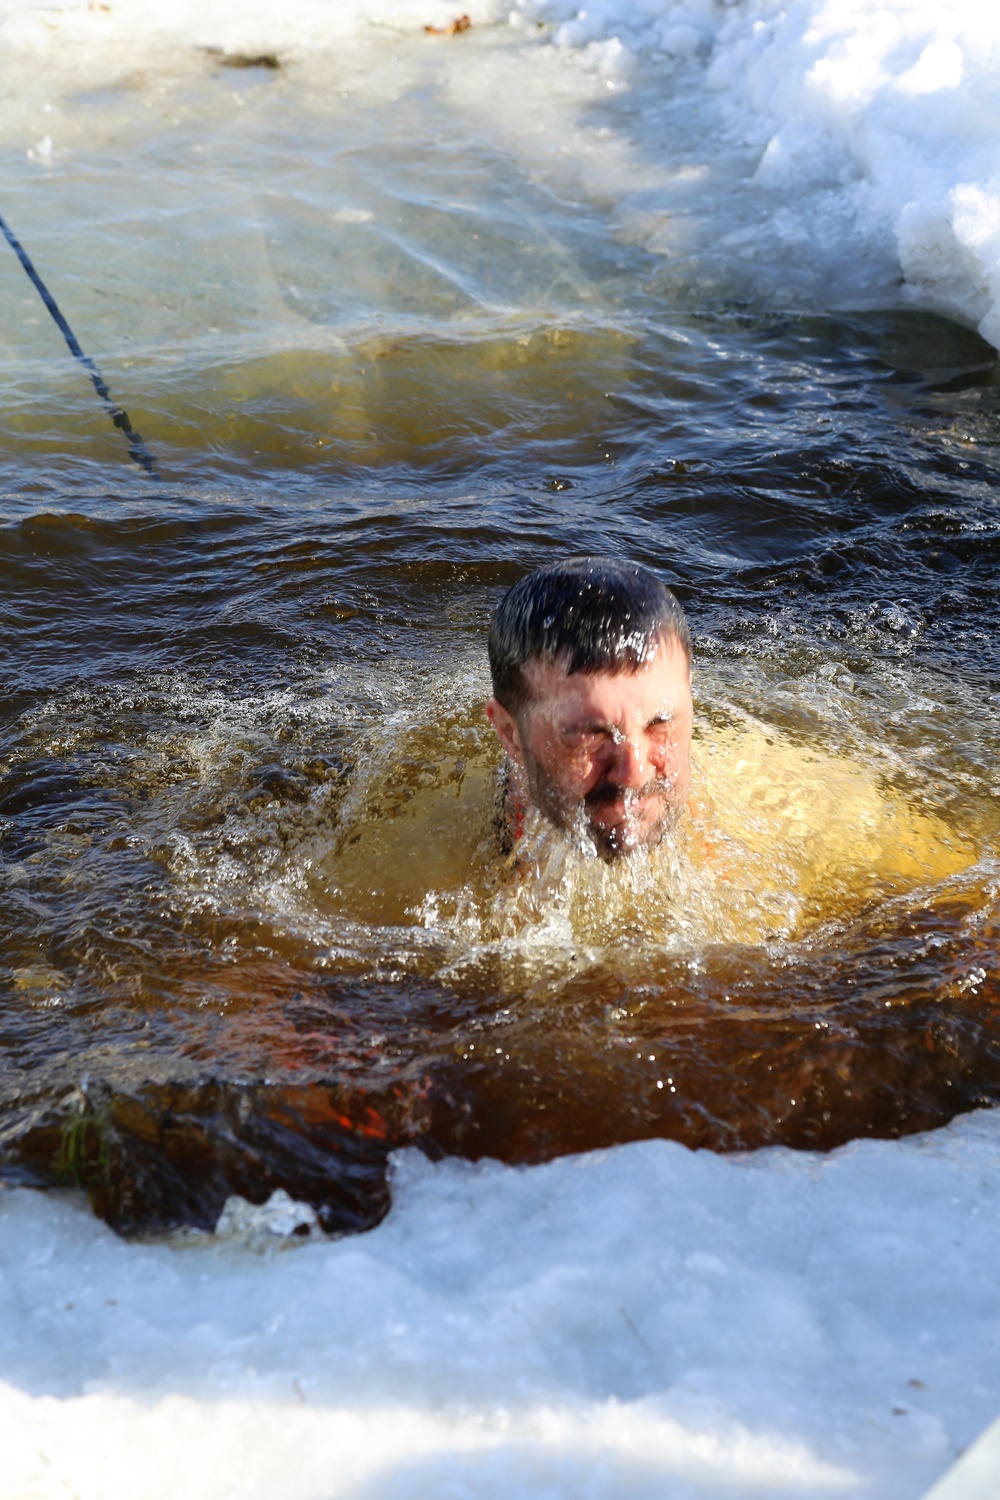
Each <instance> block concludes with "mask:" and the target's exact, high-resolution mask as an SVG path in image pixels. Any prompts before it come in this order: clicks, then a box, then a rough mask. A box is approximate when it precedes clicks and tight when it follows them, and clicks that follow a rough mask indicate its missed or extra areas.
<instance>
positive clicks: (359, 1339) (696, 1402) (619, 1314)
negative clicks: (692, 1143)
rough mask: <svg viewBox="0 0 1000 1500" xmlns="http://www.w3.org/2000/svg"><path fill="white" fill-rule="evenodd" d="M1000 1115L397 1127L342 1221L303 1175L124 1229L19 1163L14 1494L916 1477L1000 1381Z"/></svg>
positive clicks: (846, 1481) (842, 1488)
mask: <svg viewBox="0 0 1000 1500" xmlns="http://www.w3.org/2000/svg"><path fill="white" fill-rule="evenodd" d="M998 1146H1000V1114H995V1113H982V1114H979V1115H977V1116H968V1117H965V1118H964V1119H962V1120H959V1121H956V1122H955V1123H954V1124H953V1125H951V1126H950V1127H948V1128H947V1129H945V1130H942V1131H939V1132H936V1133H935V1134H933V1135H929V1136H923V1137H914V1138H911V1139H909V1140H906V1141H902V1142H864V1143H856V1144H854V1145H852V1146H849V1147H846V1148H844V1149H843V1150H840V1151H838V1152H835V1153H833V1154H832V1155H830V1156H827V1157H817V1156H811V1155H806V1154H796V1153H792V1152H787V1151H780V1150H770V1151H763V1152H759V1153H756V1154H753V1155H748V1156H746V1157H744V1158H742V1159H734V1158H724V1157H718V1156H713V1155H711V1154H710V1153H704V1152H699V1153H692V1152H689V1151H687V1150H685V1149H684V1148H682V1147H679V1146H677V1145H674V1144H672V1143H669V1142H663V1141H655V1142H648V1143H644V1144H638V1145H633V1146H626V1147H620V1148H618V1149H616V1150H614V1151H610V1152H607V1153H599V1154H594V1155H591V1156H587V1157H577V1158H567V1159H563V1160H560V1161H556V1162H553V1163H551V1164H549V1165H546V1166H541V1167H535V1168H529V1169H513V1168H507V1167H502V1166H499V1165H497V1164H495V1163H489V1162H485V1163H481V1164H479V1165H475V1166H474V1165H470V1164H468V1163H462V1162H455V1161H450V1162H446V1163H443V1164H440V1165H436V1166H434V1165H431V1164H430V1163H428V1162H427V1161H426V1160H425V1159H424V1158H423V1157H422V1156H420V1155H419V1154H417V1153H415V1152H413V1153H405V1154H403V1155H402V1156H401V1157H399V1158H398V1159H397V1163H396V1170H395V1184H394V1200H395V1201H394V1207H393V1209H392V1212H391V1213H390V1215H389V1216H388V1218H387V1219H386V1220H385V1221H384V1222H383V1224H382V1225H380V1226H379V1228H378V1229H376V1230H374V1231H372V1232H371V1233H370V1234H367V1235H364V1236H362V1237H358V1238H354V1239H345V1240H341V1241H337V1242H333V1241H323V1242H319V1243H317V1242H316V1240H315V1237H314V1236H310V1237H309V1238H306V1239H302V1238H299V1237H296V1236H295V1235H292V1236H291V1237H290V1238H283V1237H282V1233H281V1230H282V1226H284V1228H285V1229H287V1228H288V1227H289V1225H294V1224H296V1223H301V1219H300V1217H298V1216H296V1215H295V1214H294V1212H291V1211H290V1206H289V1205H288V1204H287V1203H282V1204H280V1205H276V1206H275V1211H274V1212H273V1213H272V1214H271V1215H270V1217H268V1216H267V1215H264V1216H259V1215H258V1216H254V1215H252V1214H249V1215H248V1214H247V1213H246V1212H245V1210H244V1211H243V1213H242V1215H241V1214H240V1213H236V1212H233V1213H231V1214H230V1215H229V1218H228V1221H227V1225H226V1226H225V1234H224V1235H223V1236H220V1237H218V1238H212V1237H203V1238H202V1239H201V1240H197V1239H196V1240H190V1241H188V1242H187V1243H176V1242H175V1243H172V1244H126V1243H124V1242H123V1241H120V1240H117V1239H116V1238H115V1237H114V1236H113V1235H112V1234H111V1233H110V1232H109V1231H108V1230H107V1229H105V1228H104V1227H103V1226H102V1225H101V1224H99V1223H98V1222H96V1221H95V1220H94V1219H93V1218H92V1217H91V1216H90V1215H89V1213H88V1211H87V1209H86V1207H85V1206H84V1205H83V1204H82V1203H81V1202H79V1201H78V1200H76V1199H75V1198H72V1197H69V1198H67V1197H58V1196H54V1195H49V1196H45V1195H42V1194H38V1193H34V1192H30V1191H27V1190H10V1189H8V1190H6V1191H4V1192H3V1193H2V1195H0V1273H2V1280H0V1305H2V1317H0V1330H2V1331H0V1381H2V1384H0V1424H2V1427H3V1429H4V1471H5V1483H6V1486H7V1487H6V1489H5V1491H4V1492H5V1493H14V1494H31V1495H38V1496H42V1495H44V1496H48V1495H50V1494H51V1495H55V1494H60V1495H61V1494H65V1493H73V1494H75V1495H77V1496H78V1497H80V1500H97V1497H98V1496H100V1497H101V1500H117V1497H121V1500H147V1497H148V1500H153V1497H160V1496H163V1497H170V1500H173V1497H175V1496H176V1495H178V1494H183V1495H184V1496H185V1500H200V1497H202V1496H204V1497H206V1500H208V1497H211V1500H224V1497H227V1496H235V1495H240V1496H247V1497H254V1496H260V1497H261V1500H264V1497H267V1500H293V1497H295V1500H298V1497H302V1500H306V1497H308V1496H316V1495H323V1496H330V1497H333V1496H340V1495H348V1494H350V1495H355V1496H358V1495H363V1496H366V1497H367V1496H376V1495H378V1496H395V1497H402V1496H417V1495H426V1494H437V1495H445V1494H447V1495H448V1496H453V1497H458V1496H466V1495H468V1496H475V1497H476V1500H483V1497H490V1496H496V1497H498V1500H499V1497H501V1496H503V1497H505V1500H506V1497H508V1496H510V1495H511V1494H517V1495H518V1496H542V1495H545V1496H560V1497H562V1496H565V1497H567V1500H569V1497H573V1500H578V1497H580V1496H587V1497H608V1500H611V1497H615V1500H619V1497H623V1496H643V1497H645V1496H649V1497H650V1500H652V1497H653V1496H657V1497H662V1496H663V1495H664V1494H666V1493H669V1494H670V1496H671V1500H686V1497H695V1496H698V1497H706V1496H712V1497H716V1500H717V1497H722V1496H727V1497H728V1496H735V1495H748V1494H754V1495H758V1496H779V1495H781V1496H789V1495H793V1496H815V1497H819V1496H831V1497H832V1496H852V1495H857V1496H861V1495H866V1496H867V1495H872V1494H877V1495H878V1496H879V1497H880V1500H894V1497H899V1500H913V1497H915V1496H917V1495H918V1494H920V1493H921V1492H922V1490H923V1489H924V1488H925V1487H926V1486H927V1484H929V1483H930V1482H931V1480H932V1479H933V1478H934V1477H935V1476H936V1475H937V1474H939V1473H940V1472H942V1471H943V1470H944V1469H945V1468H946V1467H947V1465H948V1463H949V1462H950V1460H951V1459H952V1457H953V1455H954V1454H955V1452H956V1451H957V1449H958V1448H959V1447H960V1446H962V1445H963V1444H965V1443H967V1442H968V1441H969V1440H970V1439H971V1438H972V1437H973V1436H974V1435H975V1433H976V1432H977V1431H978V1430H979V1429H980V1428H981V1427H983V1426H984V1425H985V1423H986V1422H987V1421H988V1419H989V1418H990V1417H992V1416H993V1415H994V1413H995V1411H996V1409H997V1407H998V1406H1000V1373H998V1369H997V1363H996V1355H995V1348H996V1340H997V1337H998V1335H1000V1310H998V1303H997V1298H996V1274H995V1272H996V1243H997V1228H998V1225H997V1219H998V1211H1000V1152H998ZM241 1224H242V1225H243V1229H242V1230H241V1228H240V1225H241ZM262 1224H263V1226H264V1228H263V1229H262ZM267 1227H270V1229H271V1231H272V1232H271V1234H270V1236H269V1235H268V1234H267V1233H266V1232H265V1230H266V1229H267ZM267 1241H269V1242H270V1244H271V1246H272V1247H273V1248H270V1249H268V1248H267V1247H266V1243H265V1242H267ZM666 1486H669V1489H668V1488H666Z"/></svg>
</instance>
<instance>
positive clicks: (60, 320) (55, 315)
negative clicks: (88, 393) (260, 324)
mask: <svg viewBox="0 0 1000 1500" xmlns="http://www.w3.org/2000/svg"><path fill="white" fill-rule="evenodd" d="M0 229H2V230H3V233H4V237H5V239H6V240H7V243H8V245H9V246H10V248H11V249H12V250H13V252H14V254H15V255H16V256H17V258H18V260H19V261H20V262H21V265H22V266H23V267H24V269H25V271H26V272H27V275H28V278H29V280H30V281H31V283H32V285H33V286H34V288H35V291H36V292H37V293H38V295H39V297H41V299H42V301H43V302H44V303H45V306H46V308H47V309H48V311H49V314H50V316H51V318H52V321H53V322H54V323H55V325H56V327H57V328H58V329H59V332H60V333H61V334H62V336H63V338H64V339H65V340H66V344H67V346H68V348H69V352H70V353H71V354H72V356H73V358H74V359H78V360H79V361H80V363H81V365H83V368H84V369H85V370H86V372H87V374H88V375H89V376H90V379H91V382H92V383H93V387H94V390H95V391H96V392H97V394H98V396H99V397H100V399H101V402H102V403H103V405H104V409H105V410H106V412H107V414H108V416H109V417H110V418H111V420H112V422H114V424H115V426H116V427H118V428H120V430H121V431H122V432H123V433H124V434H125V440H126V442H127V443H128V451H129V457H130V458H131V459H132V460H133V462H134V463H137V464H138V465H139V467H140V469H145V471H146V473H147V474H152V476H153V478H154V479H158V478H159V474H158V473H157V471H156V462H155V460H154V458H153V455H152V454H151V453H150V451H149V449H148V448H147V447H146V444H145V443H144V442H143V440H142V438H141V437H140V436H139V434H138V433H137V432H136V430H135V428H134V427H133V426H132V423H131V422H130V421H129V418H128V412H127V411H126V410H125V408H124V407H123V406H118V405H117V403H116V402H114V401H112V399H111V392H110V391H109V390H108V387H107V385H106V383H105V380H104V377H103V375H102V374H101V372H100V370H99V369H98V368H97V366H96V365H95V364H94V361H93V360H92V359H91V357H90V355H89V354H84V352H83V350H82V349H81V348H80V345H79V342H78V341H77V337H76V334H75V333H74V332H73V330H72V328H71V327H70V326H69V324H68V323H67V322H66V319H65V318H64V317H63V315H62V312H61V310H60V307H59V304H58V302H57V301H56V299H55V298H54V297H53V295H52V293H51V292H50V291H49V289H48V287H47V286H46V285H45V282H44V281H43V280H42V278H41V277H40V276H39V274H38V272H37V271H36V270H35V268H34V266H33V265H32V263H31V257H30V256H29V255H28V252H27V250H25V248H24V246H23V245H22V244H21V241H20V240H19V239H18V237H17V235H16V234H15V233H14V231H13V229H11V227H10V225H9V224H8V223H7V221H6V219H5V218H4V216H3V214H0Z"/></svg>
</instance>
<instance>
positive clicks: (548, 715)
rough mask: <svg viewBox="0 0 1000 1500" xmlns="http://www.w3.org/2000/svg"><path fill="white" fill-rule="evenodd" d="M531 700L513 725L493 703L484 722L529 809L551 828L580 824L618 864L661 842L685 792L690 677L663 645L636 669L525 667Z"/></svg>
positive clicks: (673, 648) (672, 649)
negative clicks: (514, 770)
mask: <svg viewBox="0 0 1000 1500" xmlns="http://www.w3.org/2000/svg"><path fill="white" fill-rule="evenodd" d="M526 676H527V679H528V682H529V685H530V687H531V691H532V702H531V703H530V704H529V705H528V707H527V708H526V709H525V710H523V711H522V713H521V714H520V715H519V716H518V717H517V718H515V717H514V715H513V714H511V713H510V712H509V711H508V710H507V709H506V708H504V706H503V704H502V703H499V702H498V701H497V699H496V698H491V699H490V700H489V702H488V703H487V705H486V716H487V718H488V719H489V721H490V723H491V724H492V726H493V729H494V730H495V731H496V734H497V736H498V737H499V739H500V742H501V744H502V745H503V747H504V749H505V750H506V752H507V754H508V756H509V757H510V759H511V761H512V762H513V764H514V765H515V766H517V767H519V768H520V769H521V771H522V772H523V777H524V781H525V782H526V785H527V792H528V797H529V799H530V801H531V802H532V803H533V804H534V805H535V806H536V807H538V808H539V809H540V810H541V811H542V812H543V813H544V814H545V815H546V816H547V817H548V818H549V819H550V820H551V821H552V822H553V823H555V824H556V825H557V827H560V828H564V829H572V828H574V827H577V826H579V824H580V820H581V818H582V819H583V821H584V826H585V828H586V830H587V831H588V832H589V834H590V836H591V837H592V839H593V841H594V843H595V845H596V847H597V850H598V852H599V853H600V854H602V855H603V856H604V857H605V858H615V857H617V856H618V855H621V854H627V853H628V852H629V851H631V850H633V849H637V848H642V847H647V846H650V845H653V844H657V843H659V841H660V839H661V838H662V837H663V834H664V832H665V830H666V829H667V828H668V827H669V826H670V824H671V823H672V822H673V820H674V819H675V818H676V816H677V814H678V813H679V812H680V810H681V809H682V808H683V806H684V804H685V802H686V801H687V797H688V792H689V790H690V785H691V722H692V706H691V669H690V665H689V663H688V659H687V656H686V654H685V652H684V651H683V649H682V648H681V647H680V646H678V645H677V644H676V643H675V642H671V641H664V640H661V641H660V642H659V644H658V646H657V648H656V650H655V651H654V653H653V654H652V656H651V657H650V659H649V660H648V661H647V662H645V663H644V664H643V665H642V666H641V667H639V668H638V669H637V670H636V671H634V672H632V671H623V672H594V673H583V672H576V673H573V674H569V673H567V671H566V665H565V662H564V661H562V660H557V661H555V662H542V661H532V662H529V663H528V666H527V668H526Z"/></svg>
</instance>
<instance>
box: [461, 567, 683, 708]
mask: <svg viewBox="0 0 1000 1500" xmlns="http://www.w3.org/2000/svg"><path fill="white" fill-rule="evenodd" d="M661 639H663V640H666V641H672V642H675V643H676V644H677V645H679V646H680V647H681V649H682V650H683V651H684V653H685V655H686V656H687V658H688V661H690V660H691V636H690V633H689V631H688V626H687V621H686V620H685V618H684V611H683V610H682V609H681V607H680V605H679V604H678V602H677V600H676V599H675V598H674V596H673V594H672V593H671V592H670V590H669V589H668V588H667V586H666V584H663V583H661V582H660V580H659V579H658V578H657V577H656V574H655V573H651V572H650V571H649V569H648V568H642V567H640V566H639V565H638V563H631V562H619V561H618V560H617V559H616V558H613V557H568V558H566V559H565V560H564V561H563V562H558V563H551V564H550V565H549V566H548V567H544V568H536V569H535V571H534V572H533V573H527V574H526V575H525V577H524V578H522V579H520V580H519V582H517V583H515V584H514V587H513V588H512V589H508V591H507V593H506V594H505V595H504V596H503V598H502V599H501V600H500V603H499V604H498V605H497V607H496V609H495V610H494V611H493V616H492V618H491V620H490V638H489V653H490V671H491V672H492V674H493V693H494V696H495V697H496V699H497V700H498V702H500V703H502V704H503V706H504V708H506V709H507V711H508V713H512V714H514V715H515V716H516V715H517V714H519V713H520V712H521V710H522V709H524V708H525V707H526V706H527V705H528V704H529V703H530V702H531V701H532V693H531V688H530V687H529V685H528V680H527V678H526V676H525V673H524V668H525V667H526V666H527V664H528V662H530V661H542V662H553V661H555V660H556V658H557V657H561V658H563V660H564V661H565V663H566V671H567V673H568V674H570V675H572V674H573V673H574V672H621V671H632V672H636V671H638V670H639V668H640V667H641V666H643V665H645V663H646V662H647V661H649V659H650V657H651V656H652V654H653V652H654V651H655V650H656V647H657V644H658V642H659V641H660V640H661Z"/></svg>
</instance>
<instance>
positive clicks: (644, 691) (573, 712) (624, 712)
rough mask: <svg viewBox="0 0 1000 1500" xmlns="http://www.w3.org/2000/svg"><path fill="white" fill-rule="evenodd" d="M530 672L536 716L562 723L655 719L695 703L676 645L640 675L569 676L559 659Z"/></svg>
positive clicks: (663, 646) (533, 665)
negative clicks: (575, 720) (548, 717)
mask: <svg viewBox="0 0 1000 1500" xmlns="http://www.w3.org/2000/svg"><path fill="white" fill-rule="evenodd" d="M524 672H525V676H526V678H527V680H528V685H529V687H530V689H531V694H532V699H533V702H532V712H533V713H538V712H543V713H546V712H547V713H548V714H550V715H551V716H552V717H554V718H557V719H558V720H560V721H562V722H565V721H567V720H570V719H572V718H574V717H577V716H579V717H584V718H593V719H596V720H599V721H600V722H602V723H604V722H606V723H610V724H617V723H619V722H620V720H622V719H623V718H630V719H631V718H642V719H651V718H653V717H654V715H656V714H658V713H676V712H678V711H680V710H682V709H684V708H685V707H686V706H687V705H688V704H689V703H690V701H691V669H690V667H689V665H688V659H687V655H686V653H685V651H684V649H683V648H682V647H681V646H679V645H678V644H677V643H676V642H675V641H669V642H668V641H660V643H659V645H658V646H657V649H656V651H655V653H654V655H653V656H652V658H651V659H650V660H649V661H648V662H647V663H645V664H644V665H643V666H641V667H639V668H638V669H637V670H636V671H631V670H630V669H628V668H625V669H623V670H622V671H620V672H573V673H568V672H567V671H566V662H565V659H564V658H557V659H556V660H555V661H554V662H545V661H538V660H535V661H530V662H528V663H527V665H526V667H525V669H524Z"/></svg>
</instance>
